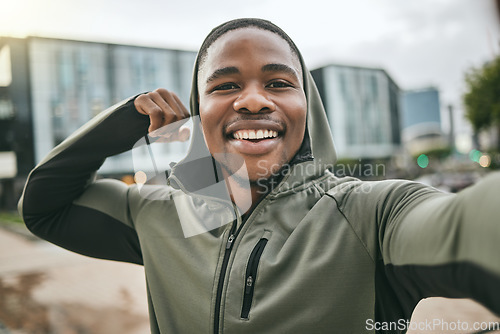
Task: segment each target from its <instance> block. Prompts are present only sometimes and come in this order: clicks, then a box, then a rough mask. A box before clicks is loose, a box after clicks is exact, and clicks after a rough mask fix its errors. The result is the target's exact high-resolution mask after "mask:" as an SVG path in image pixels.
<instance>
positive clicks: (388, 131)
mask: <svg viewBox="0 0 500 334" xmlns="http://www.w3.org/2000/svg"><path fill="white" fill-rule="evenodd" d="M312 75H313V77H314V79H315V81H316V84H317V86H318V90H319V92H320V94H321V97H322V99H323V103H324V105H325V109H326V113H327V116H328V121H329V123H330V127H331V129H332V134H333V139H334V141H335V146H336V149H337V154H338V156H339V158H340V159H390V158H392V157H394V156H395V155H397V154H399V152H400V150H401V125H400V124H401V122H400V103H399V95H400V89H399V87H398V85H397V84H396V83H395V82H394V80H392V78H391V77H390V76H389V75H388V74H387V72H386V71H384V70H383V69H379V68H365V67H354V66H342V65H328V66H324V67H320V68H317V69H315V70H313V71H312Z"/></svg>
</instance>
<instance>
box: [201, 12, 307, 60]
mask: <svg viewBox="0 0 500 334" xmlns="http://www.w3.org/2000/svg"><path fill="white" fill-rule="evenodd" d="M247 27H255V28H258V29H262V30H267V31H270V32H272V33H275V34H276V35H278V36H280V37H281V38H283V39H284V40H285V41H286V42H287V43H288V45H289V46H290V49H291V51H292V52H293V53H294V54H295V55H296V56H297V58H299V59H300V52H299V49H298V48H297V46H296V45H295V43H294V42H293V41H292V39H291V38H290V37H289V36H288V35H287V34H286V33H285V32H284V31H283V30H282V29H281V28H280V27H278V26H277V25H275V24H274V23H272V22H270V21H267V20H263V19H257V18H241V19H234V20H231V21H227V22H225V23H223V24H221V25H219V26H217V27H215V28H214V29H212V31H211V32H210V33H209V34H208V36H207V37H206V38H205V40H204V41H203V44H202V45H201V47H200V51H198V56H197V58H196V62H197V64H198V70H199V69H200V68H201V66H202V65H203V63H204V62H205V59H206V57H207V51H208V48H209V47H210V46H211V45H212V44H213V43H214V42H215V41H216V40H218V39H219V37H221V36H222V35H224V34H225V33H227V32H229V31H232V30H236V29H241V28H247Z"/></svg>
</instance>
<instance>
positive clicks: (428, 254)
mask: <svg viewBox="0 0 500 334" xmlns="http://www.w3.org/2000/svg"><path fill="white" fill-rule="evenodd" d="M418 191H420V192H422V196H421V198H418V197H417V198H415V199H414V200H413V201H409V202H406V201H405V200H404V199H403V200H402V201H400V204H394V205H392V206H393V208H390V207H389V208H388V207H386V206H385V204H384V203H381V205H380V212H381V215H380V216H379V244H380V250H381V254H382V258H383V261H384V264H385V271H386V275H387V276H388V278H389V279H390V281H391V282H394V287H395V290H396V293H397V294H398V295H399V296H400V298H403V299H414V300H420V299H421V298H425V297H431V296H441V297H448V298H472V299H475V300H477V301H478V302H480V303H482V304H483V305H485V306H486V307H488V308H489V309H490V310H491V311H493V312H495V313H496V314H498V315H500V242H499V240H500V173H494V174H492V175H489V176H488V177H485V178H484V179H483V180H481V181H480V182H478V183H477V184H476V185H474V186H472V187H469V188H467V189H465V190H464V191H462V192H460V193H458V194H445V193H438V192H432V191H429V190H426V189H425V188H421V189H420V190H418ZM402 193H403V194H404V195H403V196H410V197H411V196H412V192H411V191H410V192H409V193H405V192H404V191H403V192H402ZM403 198H404V197H403ZM396 201H397V200H396ZM390 202H391V200H390V199H389V200H388V201H387V203H390ZM382 212H383V214H382Z"/></svg>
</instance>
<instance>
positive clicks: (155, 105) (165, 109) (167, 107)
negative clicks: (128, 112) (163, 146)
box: [134, 88, 190, 141]
mask: <svg viewBox="0 0 500 334" xmlns="http://www.w3.org/2000/svg"><path fill="white" fill-rule="evenodd" d="M134 106H135V108H136V109H137V111H138V112H139V113H141V114H144V115H148V116H149V120H150V125H149V128H148V132H149V134H150V136H153V137H162V138H164V139H167V140H168V141H175V140H178V141H186V140H187V139H188V138H189V134H190V130H189V128H187V127H182V126H181V125H182V124H184V122H180V121H182V120H184V119H185V120H187V119H188V118H189V116H190V115H189V112H188V110H187V109H186V107H185V106H184V105H183V104H182V102H181V100H180V99H179V97H178V96H177V95H176V94H175V93H173V92H170V91H168V90H166V89H164V88H158V89H156V90H155V91H153V92H150V93H146V94H141V95H139V96H138V97H137V98H136V99H135V101H134ZM169 124H173V126H170V127H168V126H167V125H169Z"/></svg>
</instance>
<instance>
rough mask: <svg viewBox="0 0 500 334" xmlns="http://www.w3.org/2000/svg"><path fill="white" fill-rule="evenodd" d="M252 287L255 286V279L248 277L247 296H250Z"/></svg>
mask: <svg viewBox="0 0 500 334" xmlns="http://www.w3.org/2000/svg"><path fill="white" fill-rule="evenodd" d="M252 285H253V277H252V276H248V277H247V284H246V285H245V294H247V295H248V294H249V293H250V290H251V289H252Z"/></svg>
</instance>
